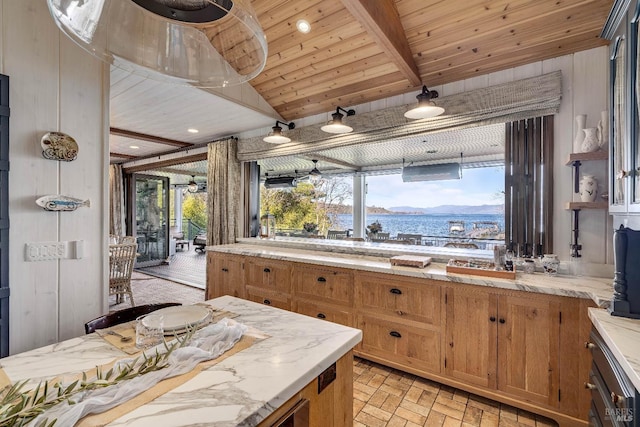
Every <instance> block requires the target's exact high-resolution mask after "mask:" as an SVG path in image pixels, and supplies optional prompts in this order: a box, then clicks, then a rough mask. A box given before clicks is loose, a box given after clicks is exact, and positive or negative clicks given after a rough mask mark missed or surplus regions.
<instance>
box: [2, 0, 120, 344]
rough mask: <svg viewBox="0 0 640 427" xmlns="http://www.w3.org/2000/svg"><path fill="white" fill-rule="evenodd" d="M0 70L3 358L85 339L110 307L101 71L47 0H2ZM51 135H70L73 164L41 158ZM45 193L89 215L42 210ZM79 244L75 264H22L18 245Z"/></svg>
mask: <svg viewBox="0 0 640 427" xmlns="http://www.w3.org/2000/svg"><path fill="white" fill-rule="evenodd" d="M0 24H1V28H0V34H1V39H0V72H2V73H3V74H7V75H9V77H10V98H11V99H10V103H11V119H10V161H11V172H10V174H9V215H10V220H11V228H10V249H9V252H10V253H9V258H10V262H9V268H10V286H11V297H10V298H11V299H10V352H11V353H17V352H21V351H24V350H28V349H31V348H34V347H39V346H42V345H45V344H51V343H55V342H58V341H60V340H63V339H67V338H71V337H73V336H77V335H81V334H82V333H84V327H83V324H84V322H86V321H87V320H89V319H92V318H93V317H95V316H97V315H99V314H101V313H103V312H104V311H105V309H106V308H107V299H106V288H105V286H104V283H105V279H106V271H107V270H106V259H107V257H106V235H107V231H106V230H107V228H106V224H107V222H106V213H107V203H106V195H107V185H108V173H107V166H108V143H107V141H108V139H107V136H108V108H109V105H108V98H109V92H108V68H107V67H106V66H104V65H103V64H102V63H100V62H99V61H97V60H93V59H92V58H91V57H90V56H89V55H87V54H86V53H84V51H82V50H81V49H80V48H79V47H77V46H76V45H75V44H74V43H73V42H72V41H70V40H69V39H68V38H67V37H66V36H64V35H62V33H61V32H60V31H59V30H58V28H57V27H56V26H55V24H54V22H53V20H52V18H51V16H50V15H49V10H48V8H47V4H46V1H45V0H20V1H16V0H0ZM48 131H61V132H65V133H68V134H69V135H71V136H73V137H74V138H75V139H76V141H77V142H78V145H79V153H78V159H77V160H75V161H73V162H57V161H51V160H45V159H44V158H43V157H42V150H41V149H40V138H41V137H42V135H43V134H44V133H46V132H48ZM47 194H65V195H69V196H73V197H78V198H81V199H90V201H91V207H89V208H80V209H78V210H76V211H74V212H63V213H54V212H47V211H44V210H43V209H41V208H39V207H38V206H36V204H35V200H36V198H38V197H40V196H43V195H47ZM76 240H82V241H83V242H84V258H83V259H80V260H75V259H74V260H71V259H65V260H58V261H41V262H26V261H25V244H26V243H27V242H43V241H49V242H51V241H54V242H55V241H60V242H64V241H76Z"/></svg>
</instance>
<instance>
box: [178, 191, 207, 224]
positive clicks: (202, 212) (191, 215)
mask: <svg viewBox="0 0 640 427" xmlns="http://www.w3.org/2000/svg"><path fill="white" fill-rule="evenodd" d="M206 197H207V195H206V193H195V194H191V193H189V194H188V195H187V196H186V197H185V198H184V201H183V202H182V217H183V218H184V219H190V220H191V222H193V223H194V224H195V225H197V226H198V227H200V228H207V202H206Z"/></svg>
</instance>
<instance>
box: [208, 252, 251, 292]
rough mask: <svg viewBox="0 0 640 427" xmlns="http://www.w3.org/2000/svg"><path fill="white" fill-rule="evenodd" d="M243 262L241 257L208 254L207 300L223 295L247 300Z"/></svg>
mask: <svg viewBox="0 0 640 427" xmlns="http://www.w3.org/2000/svg"><path fill="white" fill-rule="evenodd" d="M243 262H244V261H243V258H242V257H241V256H239V255H224V254H217V255H215V256H214V254H213V253H212V252H210V253H209V254H207V291H206V294H207V296H206V299H212V298H216V297H220V296H223V295H232V296H234V297H238V298H245V294H244V277H243V276H244V274H243V273H244V272H243Z"/></svg>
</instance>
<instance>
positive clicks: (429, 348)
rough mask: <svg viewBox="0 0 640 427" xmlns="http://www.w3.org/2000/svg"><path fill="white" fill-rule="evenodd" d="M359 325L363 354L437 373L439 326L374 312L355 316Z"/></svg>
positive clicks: (438, 371)
mask: <svg viewBox="0 0 640 427" xmlns="http://www.w3.org/2000/svg"><path fill="white" fill-rule="evenodd" d="M358 327H359V328H360V329H362V342H361V351H362V353H363V354H368V355H371V356H375V357H377V358H379V359H381V360H391V361H393V362H395V363H397V364H400V365H405V366H410V367H412V368H414V369H419V370H422V371H425V372H433V373H440V364H441V353H440V342H441V336H440V332H439V331H438V330H431V329H426V328H418V327H416V326H414V325H407V324H403V323H399V322H398V323H396V322H390V321H388V320H386V319H383V318H380V317H375V316H373V315H360V316H358ZM365 357H366V356H365Z"/></svg>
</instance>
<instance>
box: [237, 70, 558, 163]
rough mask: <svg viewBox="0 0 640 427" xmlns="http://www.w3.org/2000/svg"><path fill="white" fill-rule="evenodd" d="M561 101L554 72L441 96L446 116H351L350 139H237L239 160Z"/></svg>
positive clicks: (512, 113)
mask: <svg viewBox="0 0 640 427" xmlns="http://www.w3.org/2000/svg"><path fill="white" fill-rule="evenodd" d="M561 97H562V73H561V72H560V71H555V72H552V73H549V74H544V75H541V76H537V77H531V78H528V79H523V80H518V81H515V82H509V83H504V84H500V85H495V86H490V87H486V88H481V89H475V90H470V91H467V92H464V93H458V94H455V95H450V96H443V97H441V98H438V99H437V100H436V104H438V105H439V106H441V107H444V108H445V113H444V114H443V115H442V116H438V117H434V118H431V119H427V120H408V119H406V118H405V117H404V113H405V111H407V110H408V109H409V108H411V107H413V106H414V105H415V104H411V105H401V106H397V107H391V108H386V109H383V110H378V111H372V112H369V113H363V114H356V115H355V116H353V117H350V118H349V125H350V126H353V128H354V129H358V131H357V132H354V133H352V134H345V135H340V136H331V137H329V136H328V135H327V134H326V133H325V132H322V131H321V130H320V126H318V125H310V126H304V127H300V128H296V129H293V130H291V131H287V136H289V137H290V138H291V139H292V141H291V142H288V143H286V144H279V145H277V146H274V145H273V144H269V143H266V142H264V141H262V136H259V137H253V138H246V139H242V140H241V141H240V142H241V144H240V148H239V152H238V159H239V160H240V161H251V160H261V159H267V158H273V157H280V156H290V155H300V154H307V153H315V152H318V151H322V150H328V149H331V148H336V147H346V146H351V145H359V144H366V143H372V142H378V141H388V140H391V139H394V138H397V137H407V136H410V135H422V134H425V133H429V132H438V131H443V130H454V129H464V128H468V127H475V126H478V125H488V124H493V123H505V122H512V121H516V120H521V119H526V118H530V117H538V116H546V115H550V114H555V113H557V112H558V111H559V109H560V101H561Z"/></svg>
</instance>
